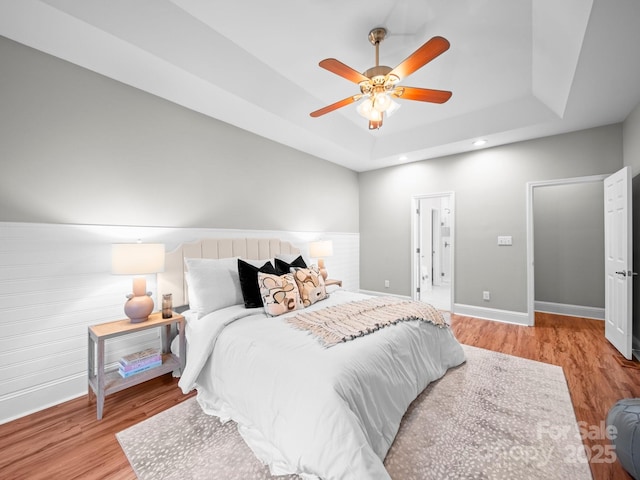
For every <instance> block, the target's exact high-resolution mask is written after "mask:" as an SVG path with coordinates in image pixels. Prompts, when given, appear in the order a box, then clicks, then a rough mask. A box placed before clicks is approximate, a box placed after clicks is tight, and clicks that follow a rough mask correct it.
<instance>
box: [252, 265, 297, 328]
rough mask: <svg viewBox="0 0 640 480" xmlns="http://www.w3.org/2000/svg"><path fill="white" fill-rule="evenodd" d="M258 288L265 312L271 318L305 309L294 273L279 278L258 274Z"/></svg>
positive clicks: (268, 274) (267, 274)
mask: <svg viewBox="0 0 640 480" xmlns="http://www.w3.org/2000/svg"><path fill="white" fill-rule="evenodd" d="M258 286H259V287H260V296H261V297H262V303H263V304H264V311H265V312H266V313H267V315H269V316H271V317H277V316H278V315H282V314H283V313H287V312H292V311H294V310H298V309H301V308H303V307H302V301H301V300H300V292H299V291H298V286H297V285H296V281H295V280H294V278H293V274H292V273H286V274H284V275H280V276H278V275H272V274H270V273H263V272H258Z"/></svg>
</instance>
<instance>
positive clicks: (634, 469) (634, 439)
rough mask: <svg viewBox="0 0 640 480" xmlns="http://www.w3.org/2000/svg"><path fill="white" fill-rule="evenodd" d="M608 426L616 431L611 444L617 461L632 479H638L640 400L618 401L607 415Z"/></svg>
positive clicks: (639, 460) (639, 472) (639, 466)
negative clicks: (613, 446)
mask: <svg viewBox="0 0 640 480" xmlns="http://www.w3.org/2000/svg"><path fill="white" fill-rule="evenodd" d="M609 425H612V426H614V427H615V428H616V430H617V435H616V438H614V439H612V440H611V443H613V445H615V447H616V455H617V456H618V460H620V463H621V464H622V466H623V467H624V469H625V470H626V471H627V472H629V474H630V475H631V476H632V477H633V478H635V479H640V398H627V399H624V400H618V401H617V402H616V404H615V405H614V406H613V407H611V410H609V414H608V415H607V426H609Z"/></svg>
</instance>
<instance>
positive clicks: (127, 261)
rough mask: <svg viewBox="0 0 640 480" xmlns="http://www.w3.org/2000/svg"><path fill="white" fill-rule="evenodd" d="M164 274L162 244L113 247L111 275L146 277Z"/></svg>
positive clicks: (119, 244) (116, 245)
mask: <svg viewBox="0 0 640 480" xmlns="http://www.w3.org/2000/svg"><path fill="white" fill-rule="evenodd" d="M157 272H164V245H163V244H162V243H114V244H113V245H112V246H111V273H115V274H122V275H146V274H148V273H157Z"/></svg>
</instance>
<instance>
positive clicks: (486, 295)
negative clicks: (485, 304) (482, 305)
mask: <svg viewBox="0 0 640 480" xmlns="http://www.w3.org/2000/svg"><path fill="white" fill-rule="evenodd" d="M482 299H483V300H487V301H489V300H491V292H489V291H487V290H485V291H484V292H482Z"/></svg>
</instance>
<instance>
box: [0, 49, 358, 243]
mask: <svg viewBox="0 0 640 480" xmlns="http://www.w3.org/2000/svg"><path fill="white" fill-rule="evenodd" d="M0 59H1V60H0V61H1V64H2V86H1V88H0V162H1V165H2V174H1V175H0V221H18V222H43V223H74V224H107V225H141V226H172V227H215V228H238V229H255V230H282V231H333V232H357V231H358V178H357V174H356V173H355V172H353V171H351V170H348V169H346V168H343V167H340V166H337V165H335V164H332V163H329V162H326V161H323V160H320V159H318V158H316V157H312V156H310V155H307V154H305V153H302V152H299V151H297V150H293V149H291V148H288V147H285V146H282V145H279V144H276V143H274V142H271V141H269V140H266V139H264V138H262V137H259V136H256V135H253V134H250V133H247V132H245V131H243V130H240V129H238V128H236V127H233V126H230V125H228V124H225V123H223V122H220V121H217V120H214V119H211V118H209V117H206V116H203V115H201V114H198V113H195V112H193V111H190V110H187V109H185V108H182V107H180V106H177V105H175V104H173V103H170V102H167V101H165V100H162V99H160V98H158V97H155V96H153V95H149V94H147V93H144V92H142V91H140V90H137V89H135V88H132V87H129V86H126V85H124V84H121V83H118V82H116V81H113V80H110V79H108V78H105V77H103V76H100V75H98V74H95V73H93V72H90V71H88V70H85V69H82V68H79V67H77V66H74V65H72V64H70V63H67V62H65V61H62V60H60V59H57V58H55V57H52V56H49V55H46V54H44V53H41V52H38V51H36V50H33V49H30V48H28V47H26V46H23V45H20V44H18V43H15V42H13V41H11V40H8V39H6V38H4V37H0ZM336 212H339V214H338V215H336Z"/></svg>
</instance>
